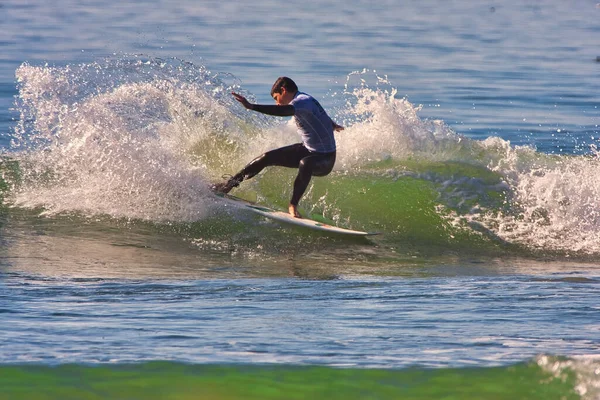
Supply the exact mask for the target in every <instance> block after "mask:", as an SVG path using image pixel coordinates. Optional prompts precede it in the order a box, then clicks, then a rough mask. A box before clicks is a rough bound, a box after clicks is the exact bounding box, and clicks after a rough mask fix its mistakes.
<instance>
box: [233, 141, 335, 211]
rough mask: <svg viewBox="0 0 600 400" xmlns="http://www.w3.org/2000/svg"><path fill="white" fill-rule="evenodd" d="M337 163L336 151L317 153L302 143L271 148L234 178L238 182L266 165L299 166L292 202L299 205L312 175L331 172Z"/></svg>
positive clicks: (251, 175) (248, 177)
mask: <svg viewBox="0 0 600 400" xmlns="http://www.w3.org/2000/svg"><path fill="white" fill-rule="evenodd" d="M334 164H335V151H334V152H330V153H317V152H312V151H310V150H308V149H307V148H306V147H304V145H303V144H302V143H296V144H293V145H291V146H285V147H281V148H279V149H275V150H271V151H268V152H266V153H264V154H263V155H261V156H259V157H257V158H255V159H254V160H252V161H251V162H250V163H249V164H248V165H246V166H245V167H244V169H242V170H241V171H240V172H238V173H237V174H236V175H235V176H234V177H233V178H232V179H235V180H236V181H238V182H241V181H243V180H244V179H250V178H252V177H253V176H255V175H256V174H258V173H259V172H260V171H262V170H263V169H264V168H265V167H270V166H279V167H287V168H298V176H296V180H295V181H294V192H293V194H292V199H291V200H290V204H293V205H295V206H297V205H298V202H299V201H300V197H302V195H303V194H304V192H305V191H306V188H307V187H308V184H309V183H310V179H311V177H312V176H313V175H314V176H325V175H327V174H329V173H330V172H331V170H332V169H333V165H334Z"/></svg>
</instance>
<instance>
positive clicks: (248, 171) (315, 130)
mask: <svg viewBox="0 0 600 400" xmlns="http://www.w3.org/2000/svg"><path fill="white" fill-rule="evenodd" d="M232 95H233V97H234V98H235V99H236V100H237V101H239V102H240V103H241V104H242V105H243V106H244V107H245V108H246V109H248V110H252V111H257V112H259V113H262V114H267V115H274V116H278V117H291V116H293V117H294V119H295V120H296V125H297V126H298V133H299V134H300V136H301V138H302V142H301V143H296V144H292V145H290V146H285V147H281V148H278V149H274V150H271V151H268V152H266V153H264V154H262V155H260V156H259V157H257V158H255V159H254V160H252V161H251V162H250V163H249V164H248V165H246V166H245V167H244V168H243V169H242V170H241V171H240V172H238V173H237V174H235V175H234V176H232V177H231V178H229V179H228V180H227V181H226V182H222V183H217V184H215V185H214V186H213V190H215V191H217V192H221V193H229V192H230V191H231V189H233V188H234V187H237V186H239V184H240V183H241V182H242V181H243V180H244V179H250V178H252V177H253V176H255V175H256V174H258V173H259V172H260V171H262V170H263V169H264V168H265V167H269V166H281V167H287V168H298V175H297V176H296V179H295V181H294V190H293V193H292V198H291V200H290V204H289V207H288V211H289V213H290V215H292V216H294V217H296V218H301V215H300V213H299V212H298V203H299V201H300V198H301V197H302V195H303V194H304V192H305V191H306V188H307V187H308V184H309V183H310V180H311V178H312V176H313V175H314V176H325V175H328V174H329V173H330V172H331V170H332V169H333V165H334V164H335V151H336V146H335V138H334V136H333V131H341V130H343V129H344V127H343V126H340V125H338V124H336V123H335V122H333V120H332V119H331V118H330V117H329V115H327V113H326V112H325V110H324V109H323V107H321V105H320V104H319V102H318V101H317V100H316V99H315V98H314V97H312V96H310V95H308V94H306V93H303V92H300V91H299V90H298V86H296V83H294V81H293V80H291V79H290V78H288V77H280V78H278V79H277V81H275V83H274V84H273V87H272V88H271V97H273V99H274V100H275V103H276V105H264V104H252V103H250V102H249V101H248V100H247V99H246V98H245V97H244V96H242V95H240V94H237V93H232Z"/></svg>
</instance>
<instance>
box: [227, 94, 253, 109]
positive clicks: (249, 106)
mask: <svg viewBox="0 0 600 400" xmlns="http://www.w3.org/2000/svg"><path fill="white" fill-rule="evenodd" d="M231 94H232V95H233V98H234V99H236V100H237V101H239V102H240V103H242V105H243V106H244V108H247V109H248V110H252V106H253V104H252V103H250V102H249V101H248V100H246V98H245V97H244V96H242V95H241V94H237V93H234V92H231Z"/></svg>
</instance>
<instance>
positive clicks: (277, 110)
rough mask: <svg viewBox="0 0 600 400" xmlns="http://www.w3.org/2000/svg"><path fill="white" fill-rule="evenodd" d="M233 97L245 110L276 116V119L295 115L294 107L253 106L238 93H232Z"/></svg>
mask: <svg viewBox="0 0 600 400" xmlns="http://www.w3.org/2000/svg"><path fill="white" fill-rule="evenodd" d="M231 94H232V95H233V97H234V98H235V99H236V100H237V101H239V102H240V103H242V105H243V106H244V108H246V109H248V110H252V111H257V112H259V113H262V114H267V115H274V116H276V117H291V116H292V115H294V113H295V109H294V106H292V105H289V104H288V105H287V106H277V105H271V104H269V105H266V104H252V103H250V102H249V101H248V100H246V98H245V97H244V96H242V95H240V94H237V93H231Z"/></svg>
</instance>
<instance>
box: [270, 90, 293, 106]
mask: <svg viewBox="0 0 600 400" xmlns="http://www.w3.org/2000/svg"><path fill="white" fill-rule="evenodd" d="M293 99H294V94H293V93H290V92H288V91H287V90H286V88H281V92H279V93H273V100H275V103H276V104H277V105H278V106H287V105H288V104H290V101H292V100H293Z"/></svg>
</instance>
